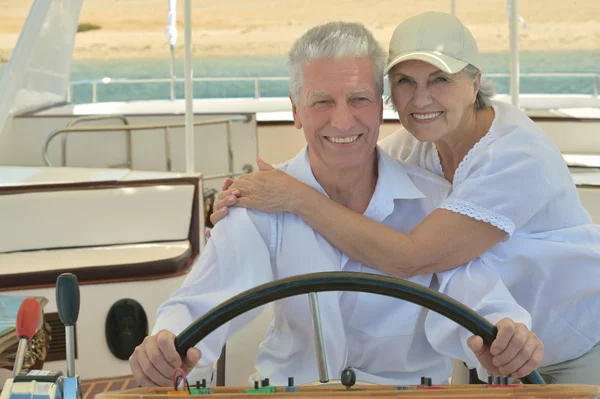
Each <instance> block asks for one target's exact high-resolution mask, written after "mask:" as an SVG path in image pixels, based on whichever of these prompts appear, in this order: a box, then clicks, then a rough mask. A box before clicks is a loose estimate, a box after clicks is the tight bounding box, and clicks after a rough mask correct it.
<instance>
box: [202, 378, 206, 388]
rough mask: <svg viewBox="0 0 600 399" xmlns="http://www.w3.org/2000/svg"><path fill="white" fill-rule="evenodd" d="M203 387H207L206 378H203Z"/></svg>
mask: <svg viewBox="0 0 600 399" xmlns="http://www.w3.org/2000/svg"><path fill="white" fill-rule="evenodd" d="M202 388H206V378H203V379H202Z"/></svg>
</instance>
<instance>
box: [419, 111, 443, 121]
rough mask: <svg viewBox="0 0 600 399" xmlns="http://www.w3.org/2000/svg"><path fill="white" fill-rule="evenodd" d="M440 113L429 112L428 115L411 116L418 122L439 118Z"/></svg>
mask: <svg viewBox="0 0 600 399" xmlns="http://www.w3.org/2000/svg"><path fill="white" fill-rule="evenodd" d="M441 114H442V113H441V112H430V113H428V114H413V116H414V117H415V118H417V119H419V120H422V121H424V120H427V119H433V118H435V117H437V116H440V115H441Z"/></svg>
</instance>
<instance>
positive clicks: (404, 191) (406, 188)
mask: <svg viewBox="0 0 600 399" xmlns="http://www.w3.org/2000/svg"><path fill="white" fill-rule="evenodd" d="M376 150H377V156H378V162H377V167H378V172H379V177H378V179H377V185H376V186H375V192H374V193H373V197H372V198H371V201H370V202H369V206H368V207H367V210H366V211H365V213H364V215H365V216H367V217H369V218H371V219H374V220H376V221H378V222H381V221H383V220H384V219H385V218H386V217H388V216H389V215H390V214H391V213H392V212H393V211H394V200H396V199H418V198H425V195H423V193H422V192H421V191H420V190H419V189H418V188H417V187H416V186H415V185H414V183H413V182H412V180H411V179H410V177H409V176H408V174H407V173H406V171H405V170H404V167H403V166H402V163H400V162H399V161H397V160H395V159H393V158H392V157H390V156H389V155H387V154H386V153H385V152H384V151H383V150H382V149H381V148H380V147H379V146H377V147H376ZM281 169H283V170H284V171H285V172H286V173H288V174H289V175H290V176H293V177H294V178H296V179H298V180H299V181H301V182H303V183H305V184H308V185H309V186H311V187H313V188H315V189H316V190H318V191H319V192H321V193H322V194H323V195H325V196H327V193H326V192H325V190H324V189H323V187H322V186H321V185H320V184H319V182H318V181H317V179H316V178H315V176H314V174H313V172H312V169H311V167H310V162H309V159H308V146H304V148H303V149H302V151H300V153H298V155H296V156H295V157H294V158H292V159H291V160H289V161H288V162H286V163H284V164H283V165H281Z"/></svg>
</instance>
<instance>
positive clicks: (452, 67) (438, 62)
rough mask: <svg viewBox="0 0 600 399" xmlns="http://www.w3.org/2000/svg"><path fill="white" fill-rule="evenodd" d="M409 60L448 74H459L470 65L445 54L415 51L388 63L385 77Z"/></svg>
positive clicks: (401, 55)
mask: <svg viewBox="0 0 600 399" xmlns="http://www.w3.org/2000/svg"><path fill="white" fill-rule="evenodd" d="M409 60H419V61H423V62H426V63H428V64H431V65H433V66H434V67H436V68H438V69H439V70H442V71H444V72H446V73H457V72H460V71H462V70H463V68H464V67H466V66H467V65H469V63H468V62H464V61H461V60H457V59H456V58H452V57H449V56H447V55H444V54H440V53H435V52H432V51H414V52H411V53H404V54H400V55H398V56H396V58H394V59H393V60H392V61H391V62H389V63H388V65H387V67H386V68H385V73H384V75H387V74H388V72H389V71H390V69H392V68H393V67H394V66H396V65H398V64H399V63H401V62H404V61H409Z"/></svg>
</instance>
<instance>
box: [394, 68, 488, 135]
mask: <svg viewBox="0 0 600 399" xmlns="http://www.w3.org/2000/svg"><path fill="white" fill-rule="evenodd" d="M389 76H390V85H391V88H392V100H393V101H394V105H395V106H396V109H397V110H398V115H399V117H400V121H401V122H402V124H403V125H404V127H405V128H406V130H408V131H409V132H410V133H412V135H413V136H415V138H416V139H417V140H419V141H428V142H435V141H438V140H440V139H443V138H445V137H446V138H447V136H448V135H449V134H450V135H453V134H454V133H458V132H460V131H461V127H464V126H466V125H468V121H469V119H470V118H471V117H472V116H473V114H474V112H475V106H474V104H475V100H476V98H477V90H478V88H479V87H478V80H477V79H476V80H475V81H473V80H471V79H469V78H468V76H467V75H466V74H464V73H462V72H458V73H455V74H448V73H445V72H443V71H440V70H439V69H437V68H436V67H434V66H432V65H431V64H428V63H426V62H423V61H417V60H410V61H404V62H401V63H399V64H398V65H396V66H395V67H394V68H392V70H391V71H390V73H389Z"/></svg>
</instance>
